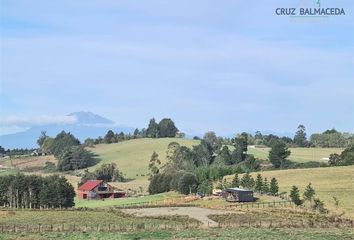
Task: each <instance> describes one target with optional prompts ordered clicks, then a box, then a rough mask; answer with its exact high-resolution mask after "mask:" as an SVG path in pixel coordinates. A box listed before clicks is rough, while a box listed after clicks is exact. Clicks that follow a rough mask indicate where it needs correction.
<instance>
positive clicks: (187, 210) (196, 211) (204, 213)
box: [122, 207, 231, 227]
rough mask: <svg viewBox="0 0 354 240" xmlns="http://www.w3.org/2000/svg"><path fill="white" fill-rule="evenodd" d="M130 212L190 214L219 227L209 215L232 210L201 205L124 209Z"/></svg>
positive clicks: (145, 214)
mask: <svg viewBox="0 0 354 240" xmlns="http://www.w3.org/2000/svg"><path fill="white" fill-rule="evenodd" d="M122 211H123V212H125V213H128V214H134V215H136V216H138V217H151V216H152V217H156V216H166V215H167V216H168V215H172V216H173V215H180V216H188V217H190V218H194V219H196V220H198V221H200V222H201V223H202V224H203V225H204V226H209V227H217V226H218V223H217V222H215V221H213V220H211V219H210V218H209V217H208V216H209V215H224V214H229V213H231V212H229V211H224V210H215V209H207V208H200V207H162V208H137V209H123V210H122Z"/></svg>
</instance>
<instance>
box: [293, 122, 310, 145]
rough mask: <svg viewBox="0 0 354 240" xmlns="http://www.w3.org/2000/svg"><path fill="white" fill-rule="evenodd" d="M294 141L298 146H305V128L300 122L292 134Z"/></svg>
mask: <svg viewBox="0 0 354 240" xmlns="http://www.w3.org/2000/svg"><path fill="white" fill-rule="evenodd" d="M294 143H295V144H296V145H297V146H298V147H306V146H307V144H308V143H307V138H306V128H305V126H304V125H302V124H300V125H299V126H298V127H297V131H296V133H295V136H294Z"/></svg>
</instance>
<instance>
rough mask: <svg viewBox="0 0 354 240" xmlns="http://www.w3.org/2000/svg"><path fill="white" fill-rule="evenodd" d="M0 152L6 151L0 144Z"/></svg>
mask: <svg viewBox="0 0 354 240" xmlns="http://www.w3.org/2000/svg"><path fill="white" fill-rule="evenodd" d="M0 153H2V154H5V153H6V150H5V148H3V147H2V146H0Z"/></svg>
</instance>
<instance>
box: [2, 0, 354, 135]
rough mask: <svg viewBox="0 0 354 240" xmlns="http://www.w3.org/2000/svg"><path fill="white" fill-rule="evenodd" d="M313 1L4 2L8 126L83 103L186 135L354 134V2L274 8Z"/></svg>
mask: <svg viewBox="0 0 354 240" xmlns="http://www.w3.org/2000/svg"><path fill="white" fill-rule="evenodd" d="M314 2H315V1H314V0H271V1H261V0H254V1H241V0H195V1H187V0H178V1H172V0H171V1H166V0H100V1H98V0H97V1H93V0H77V1H72V0H63V1H47V0H43V1H36V0H34V1H26V0H23V1H17V0H0V134H7V133H12V132H18V131H22V130H24V128H28V127H30V126H31V125H38V124H40V122H41V121H42V120H43V121H44V122H45V121H49V122H56V121H58V122H61V121H66V120H69V121H70V119H66V117H65V115H67V114H69V113H71V112H76V111H91V112H94V113H96V114H99V115H101V116H104V117H107V118H109V119H111V120H113V121H115V122H116V123H118V124H122V125H129V126H133V127H139V128H142V127H146V125H147V122H148V120H149V119H150V118H151V117H155V118H156V119H158V120H159V119H161V118H163V117H169V118H172V119H173V120H174V121H175V122H176V124H177V126H178V127H179V128H180V129H181V130H183V131H185V132H187V133H188V132H199V133H203V132H206V131H209V130H213V131H215V132H216V133H217V134H220V135H229V134H232V133H235V132H241V131H256V130H261V131H265V130H271V131H276V132H295V131H296V128H297V126H298V125H299V124H304V125H305V126H306V128H307V131H308V132H310V133H311V132H322V131H324V130H326V129H329V128H333V127H335V128H336V129H337V130H340V131H347V132H354V1H352V0H322V1H321V5H322V7H338V8H344V10H345V12H346V15H344V16H330V17H329V18H321V19H312V18H308V19H293V18H290V17H288V16H277V15H276V14H275V9H276V8H282V7H314V5H315V3H314ZM11 119H16V120H17V121H11ZM16 122H17V123H16ZM19 122H21V123H22V124H18V123H19ZM24 123H25V124H24Z"/></svg>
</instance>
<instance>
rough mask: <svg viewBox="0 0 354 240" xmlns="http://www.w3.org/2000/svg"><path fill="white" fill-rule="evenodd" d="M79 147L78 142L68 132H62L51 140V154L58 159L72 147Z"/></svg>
mask: <svg viewBox="0 0 354 240" xmlns="http://www.w3.org/2000/svg"><path fill="white" fill-rule="evenodd" d="M78 145H80V141H79V140H78V139H77V138H75V136H74V135H72V134H71V133H70V132H68V133H66V132H65V131H62V132H61V133H59V134H58V135H57V136H56V137H55V138H54V140H53V143H52V146H51V152H52V153H53V154H54V156H55V157H58V156H59V155H61V154H62V153H63V152H65V151H69V150H70V149H71V148H72V147H73V146H78Z"/></svg>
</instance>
